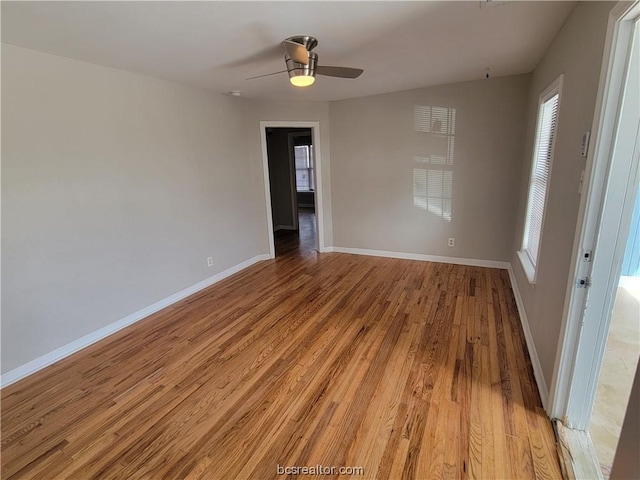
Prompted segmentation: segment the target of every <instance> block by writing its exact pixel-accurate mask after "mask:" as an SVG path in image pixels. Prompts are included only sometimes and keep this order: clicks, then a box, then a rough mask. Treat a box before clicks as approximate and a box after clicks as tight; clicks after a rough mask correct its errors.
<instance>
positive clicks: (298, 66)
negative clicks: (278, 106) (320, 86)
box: [284, 51, 318, 87]
mask: <svg viewBox="0 0 640 480" xmlns="http://www.w3.org/2000/svg"><path fill="white" fill-rule="evenodd" d="M305 53H306V54H307V64H306V65H305V64H303V63H298V62H296V61H295V60H293V59H292V58H291V57H290V56H288V55H287V56H285V59H284V60H285V63H286V64H287V72H288V73H289V81H290V82H291V85H293V86H294V87H308V86H309V85H313V84H314V82H315V81H316V66H317V65H318V54H317V53H315V52H309V51H307V52H305Z"/></svg>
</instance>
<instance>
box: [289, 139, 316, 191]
mask: <svg viewBox="0 0 640 480" xmlns="http://www.w3.org/2000/svg"><path fill="white" fill-rule="evenodd" d="M293 154H294V158H295V162H296V189H297V190H298V192H313V186H314V185H315V181H314V178H313V147H312V146H311V145H295V146H294V147H293Z"/></svg>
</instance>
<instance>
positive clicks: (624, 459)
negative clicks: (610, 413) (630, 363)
mask: <svg viewBox="0 0 640 480" xmlns="http://www.w3.org/2000/svg"><path fill="white" fill-rule="evenodd" d="M638 452H640V363H639V364H638V366H637V367H636V375H635V377H634V380H633V386H632V387H631V396H630V397H629V404H628V405H627V412H626V414H625V416H624V422H623V423H622V431H621V432H620V438H619V440H618V448H617V450H616V456H615V458H614V460H613V467H612V468H611V476H610V477H609V478H611V480H627V479H629V478H640V456H639V455H638Z"/></svg>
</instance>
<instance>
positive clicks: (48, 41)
mask: <svg viewBox="0 0 640 480" xmlns="http://www.w3.org/2000/svg"><path fill="white" fill-rule="evenodd" d="M493 3H494V4H493V5H491V6H488V5H487V4H486V3H482V2H479V1H474V2H399V1H375V2H344V1H343V2H326V1H320V2H305V1H297V2H275V1H262V2H48V1H45V2H6V1H5V2H2V42H4V43H10V44H13V45H18V46H22V47H26V48H31V49H35V50H40V51H43V52H48V53H53V54H56V55H61V56H64V57H70V58H75V59H78V60H83V61H86V62H90V63H95V64H99V65H104V66H108V67H113V68H119V69H123V70H129V71H132V72H137V73H142V74H145V75H149V76H152V77H157V78H162V79H166V80H173V81H177V82H182V83H187V84H191V85H196V86H200V87H206V88H209V89H211V90H214V91H217V92H220V93H226V92H228V91H231V90H241V91H242V93H243V96H246V97H250V98H269V99H306V100H337V99H342V98H349V97H359V96H364V95H373V94H378V93H386V92H393V91H400V90H407V89H411V88H418V87H424V86H429V85H438V84H444V83H454V82H461V81H467V80H476V79H481V78H484V75H485V72H486V68H487V67H489V68H490V73H491V76H493V77H498V76H504V75H512V74H519V73H527V72H530V71H532V70H533V69H534V68H535V66H536V64H537V63H538V61H539V60H540V58H541V56H542V54H543V53H544V51H545V49H546V48H547V46H548V45H549V44H550V43H551V41H552V39H553V37H554V36H555V35H556V33H557V31H558V29H559V28H560V26H561V25H562V23H563V22H564V21H565V19H566V17H567V15H568V14H569V13H570V11H571V9H572V8H573V6H574V5H575V2H539V1H532V2H527V1H514V2H503V3H498V2H493ZM301 34H306V35H312V36H315V37H316V38H318V41H319V45H318V47H316V49H315V51H316V52H317V53H318V55H319V64H321V65H337V66H348V67H358V68H364V70H365V72H364V74H363V75H362V76H361V77H360V78H358V79H355V80H345V79H338V78H330V77H318V80H317V81H316V84H315V85H314V86H312V87H309V88H306V89H296V88H295V87H292V86H290V85H289V82H288V80H287V75H286V74H284V73H283V74H281V75H274V76H272V77H266V78H262V79H257V80H249V81H247V80H245V78H246V77H250V76H255V75H261V74H264V73H270V72H273V71H278V70H283V69H284V60H283V51H282V47H281V46H280V42H281V41H282V40H283V39H285V38H286V37H289V36H292V35H301Z"/></svg>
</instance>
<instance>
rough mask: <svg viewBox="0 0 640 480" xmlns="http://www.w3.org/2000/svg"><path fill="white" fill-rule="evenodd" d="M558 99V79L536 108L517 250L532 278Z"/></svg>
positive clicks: (543, 207) (539, 240) (554, 135)
mask: <svg viewBox="0 0 640 480" xmlns="http://www.w3.org/2000/svg"><path fill="white" fill-rule="evenodd" d="M556 84H557V85H556ZM549 90H550V91H549ZM559 99H560V83H559V82H554V85H552V88H550V89H548V93H547V94H546V95H543V96H542V98H541V102H540V105H539V109H538V122H537V128H536V138H535V149H534V154H533V165H532V168H531V179H530V183H529V198H528V202H527V213H526V217H525V228H524V235H523V239H522V252H521V253H522V254H524V256H525V257H526V259H523V261H524V262H527V263H529V265H528V266H525V270H528V272H527V273H528V276H529V277H530V278H529V279H530V280H534V279H535V269H536V266H537V263H538V256H539V253H540V243H541V239H542V228H543V222H544V213H545V206H546V200H547V191H548V186H549V180H550V175H551V163H552V160H553V148H554V143H555V137H556V127H557V122H558V105H559ZM521 256H522V255H521ZM527 267H528V268H527Z"/></svg>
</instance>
